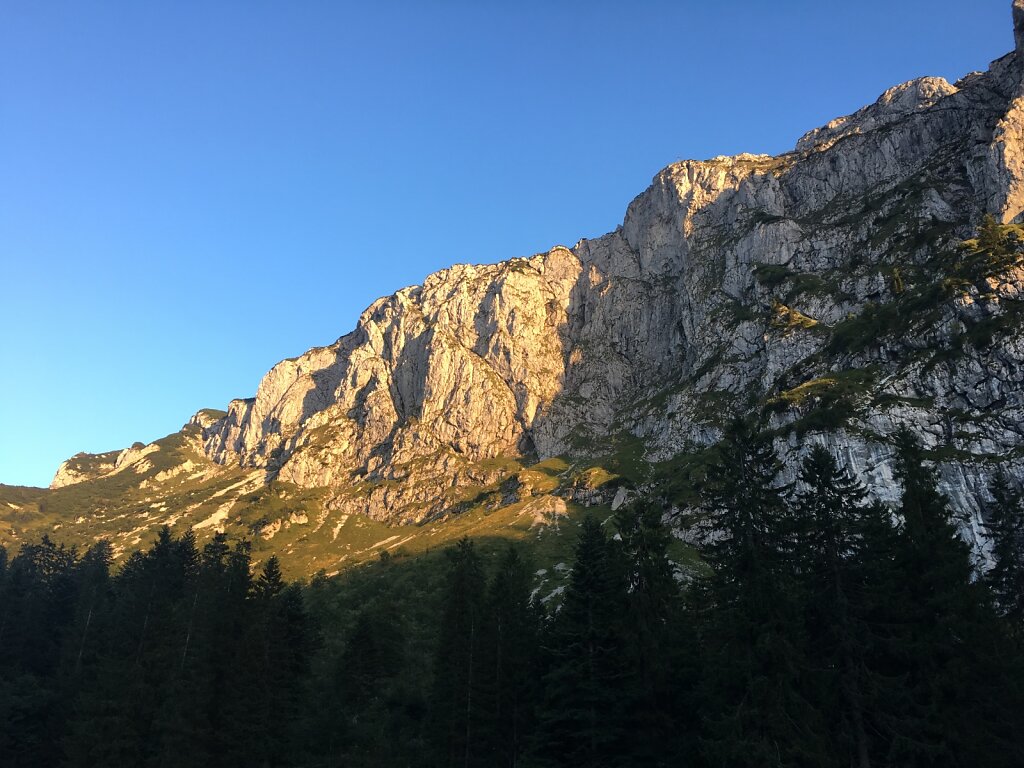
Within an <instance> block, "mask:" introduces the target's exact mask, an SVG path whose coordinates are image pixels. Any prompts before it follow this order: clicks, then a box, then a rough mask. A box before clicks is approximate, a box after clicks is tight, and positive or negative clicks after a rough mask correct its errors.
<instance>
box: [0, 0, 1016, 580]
mask: <svg viewBox="0 0 1024 768" xmlns="http://www.w3.org/2000/svg"><path fill="white" fill-rule="evenodd" d="M1014 21H1015V40H1016V45H1017V48H1016V50H1015V51H1014V52H1011V53H1010V54H1008V55H1006V56H1004V57H1003V58H1001V59H998V60H997V61H995V62H993V64H992V65H991V67H990V69H989V70H988V71H987V72H978V73H972V74H969V75H967V76H965V77H963V78H962V79H961V80H959V81H958V82H956V83H952V84H951V83H948V82H946V81H945V80H943V79H941V78H935V77H924V78H920V79H918V80H913V81H911V82H909V83H904V84H903V85H899V86H896V87H894V88H891V89H890V90H888V91H886V92H885V93H884V94H882V96H881V97H879V99H878V100H877V101H876V102H875V103H874V104H872V105H870V106H867V107H865V108H863V109H861V110H858V111H857V112H855V113H853V114H851V115H848V116H846V117H841V118H838V119H836V120H833V121H832V122H830V123H829V124H828V125H826V126H823V127H821V128H817V129H815V130H812V131H810V132H809V133H807V134H806V135H805V136H804V137H803V138H801V139H800V140H799V141H798V142H797V144H796V147H795V149H794V150H793V151H792V152H790V153H788V154H784V155H780V156H778V157H769V156H763V155H748V154H744V155H738V156H735V157H716V158H713V159H710V160H705V161H684V162H680V163H675V164H673V165H670V166H669V167H667V168H665V169H664V170H663V171H661V172H660V173H659V174H658V175H657V176H656V177H655V179H654V181H653V183H652V184H651V186H650V187H649V188H648V189H647V190H646V191H644V192H643V193H642V194H641V195H640V196H639V197H637V198H636V199H635V200H634V201H633V202H632V203H631V204H630V206H629V208H628V210H627V211H626V215H625V219H624V221H623V223H622V225H621V226H619V227H618V228H617V229H615V230H614V231H613V232H611V233H609V234H607V235H605V236H603V237H600V238H597V239H594V240H581V241H580V242H578V243H576V244H575V245H574V246H572V247H563V246H557V247H555V248H552V249H551V250H550V251H548V252H547V253H543V254H538V255H536V256H533V257H530V258H518V259H512V260H510V261H505V262H501V263H498V264H493V265H484V266H470V265H458V266H454V267H452V268H450V269H447V270H443V271H441V272H438V273H436V274H433V275H431V276H429V277H428V278H427V279H426V280H425V281H424V283H423V285H422V286H415V287H410V288H404V289H402V290H400V291H398V292H396V293H395V294H393V295H391V296H388V297H385V298H382V299H379V300H378V301H376V302H374V303H373V304H372V305H371V306H370V307H369V308H368V309H367V310H366V311H365V312H364V313H363V315H362V316H361V318H360V320H359V323H358V324H357V326H356V328H355V329H354V330H353V331H352V332H351V333H349V334H347V335H345V336H343V337H341V338H340V339H339V340H338V341H337V342H335V343H334V344H332V345H330V346H327V347H321V348H315V349H312V350H310V351H308V352H306V353H305V354H303V355H301V356H299V357H297V358H293V359H289V360H285V361H283V362H281V363H279V364H278V365H276V366H275V367H274V368H273V369H272V370H271V371H270V372H269V373H267V375H266V376H265V377H264V378H263V380H262V381H261V382H260V384H259V387H258V389H257V391H256V396H255V397H254V398H251V399H244V400H235V401H232V402H231V403H230V404H229V406H228V409H227V412H226V413H223V412H212V411H203V412H200V414H197V416H196V417H195V418H194V419H193V420H192V421H191V422H190V424H189V425H188V426H187V427H186V428H185V429H184V430H183V431H182V432H181V433H179V434H176V435H172V436H171V437H169V438H165V440H164V441H158V442H157V443H154V444H153V445H151V446H144V447H136V448H133V449H129V450H128V451H125V452H120V453H119V452H112V453H109V454H100V455H79V456H76V457H74V458H72V459H69V460H68V461H67V462H65V464H64V465H62V466H61V468H60V470H59V471H58V472H57V475H56V477H55V478H54V482H53V484H52V486H51V488H52V490H51V491H48V492H42V491H29V490H25V489H21V490H18V491H17V492H15V490H14V489H8V490H7V491H6V493H7V496H10V499H9V500H7V501H5V505H6V507H7V509H8V510H10V511H9V512H6V511H5V512H4V513H3V515H4V517H5V519H6V520H7V521H8V522H7V523H6V524H5V525H4V529H5V530H4V537H5V538H6V539H8V540H14V541H16V540H18V539H19V538H23V537H25V536H26V535H28V534H29V532H32V531H35V532H39V531H43V530H50V529H52V528H54V527H59V529H63V531H64V532H65V533H67V532H68V531H69V530H72V529H76V526H77V530H78V531H79V533H80V534H81V535H83V536H85V537H86V538H90V537H94V536H99V535H112V534H114V535H116V536H119V537H121V538H120V543H121V546H122V547H125V546H129V545H131V544H132V543H133V542H136V541H138V540H141V539H142V538H143V537H145V536H149V535H151V534H152V531H153V530H155V529H156V527H157V526H159V525H161V524H163V523H165V522H168V523H170V524H171V525H175V526H193V527H195V528H197V529H199V530H200V531H203V530H214V529H218V528H224V527H229V528H230V527H231V526H235V528H233V529H232V530H237V532H239V533H241V534H244V535H251V536H255V537H257V540H262V541H266V542H272V544H273V546H275V547H278V548H280V549H281V551H283V552H285V553H286V554H287V553H292V554H293V555H294V556H295V557H296V558H300V559H301V558H306V561H308V564H310V567H312V566H319V567H326V568H328V569H330V568H331V567H337V566H338V563H340V562H342V561H344V560H345V559H346V558H349V561H351V560H355V559H358V558H357V554H358V553H359V552H363V553H369V552H375V551H376V550H377V549H380V548H381V547H377V546H376V545H377V544H378V542H374V541H370V539H373V538H374V537H375V536H377V535H378V534H377V533H373V534H372V535H370V534H367V540H366V541H365V542H364V544H365V548H364V549H359V548H358V547H355V548H353V547H352V546H351V539H350V538H347V536H348V534H346V533H344V532H345V530H346V526H348V527H351V526H353V525H357V524H358V525H360V526H364V527H367V526H368V527H370V528H372V529H373V530H374V531H377V530H378V529H377V528H376V527H374V526H380V531H379V533H380V534H382V535H380V538H381V539H385V538H387V537H386V536H385V535H383V534H384V533H387V531H388V529H387V528H384V527H383V524H387V525H394V524H398V523H416V524H421V525H420V526H419V528H417V529H395V530H394V531H393V532H392V533H390V534H388V536H393V539H388V540H389V541H400V540H402V539H403V538H405V537H406V536H408V537H414V536H416V535H419V534H415V533H413V532H411V533H408V534H406V533H403V532H402V531H403V530H409V531H416V530H418V531H421V532H422V531H424V530H436V528H431V526H435V524H436V523H437V521H441V520H446V519H456V518H459V517H460V516H463V515H467V514H474V513H480V512H481V510H483V511H486V512H488V513H490V512H494V511H497V512H499V513H500V514H499V516H498V518H496V519H500V520H501V521H502V524H505V523H509V524H511V522H512V521H514V520H520V521H525V522H523V525H525V526H527V527H528V526H530V525H535V524H536V523H537V521H544V520H547V521H550V520H556V519H557V517H558V515H560V514H565V513H566V512H567V511H571V509H572V508H573V507H574V506H575V505H579V504H593V503H610V502H611V501H612V500H613V499H614V498H615V497H616V496H618V497H619V499H621V497H622V496H623V494H624V493H626V490H624V489H627V488H629V489H646V490H651V489H656V488H658V487H659V486H660V487H661V488H662V491H663V492H664V488H665V487H669V486H670V487H671V489H672V490H671V493H670V496H671V498H672V499H673V500H674V501H675V502H676V503H677V504H679V505H685V503H686V499H687V491H686V486H687V482H689V480H690V479H692V478H699V466H700V461H701V456H702V452H703V451H704V450H705V449H707V448H708V447H709V446H712V445H713V444H714V443H715V442H716V441H717V440H718V438H719V436H720V434H721V428H722V426H723V425H724V424H725V423H726V421H727V420H728V419H729V418H730V416H732V415H734V414H740V413H747V412H752V411H758V412H762V413H764V414H767V415H768V416H769V419H770V420H769V424H770V427H771V428H772V429H773V430H775V432H776V434H777V445H778V447H779V448H780V450H781V452H782V453H783V455H784V456H786V457H789V458H790V459H792V458H793V457H794V456H795V454H796V453H797V452H798V451H799V450H802V449H803V448H802V447H801V446H803V447H805V446H806V445H807V444H808V443H810V442H815V441H820V442H825V443H827V444H828V445H829V446H830V447H831V448H832V449H833V451H834V452H835V453H836V454H837V455H839V456H840V457H841V458H842V459H843V460H844V461H845V462H847V463H848V464H850V465H852V466H853V467H854V468H855V469H856V470H857V471H858V472H860V473H861V474H862V476H863V477H864V478H865V480H866V481H867V482H869V484H870V485H871V487H872V490H873V491H874V493H875V494H877V495H878V496H879V497H881V498H882V499H883V500H892V499H894V498H895V495H896V494H897V492H898V488H897V487H895V485H894V484H893V480H892V472H891V447H890V438H891V436H892V435H893V433H894V432H895V431H896V430H897V429H898V428H900V427H901V426H908V427H910V428H911V429H912V430H913V431H914V432H916V433H917V434H918V435H919V436H920V438H921V440H922V441H923V442H924V444H925V446H926V447H927V448H928V450H929V455H930V457H931V458H932V459H933V460H934V461H935V462H936V463H937V465H938V468H939V472H940V476H941V479H942V487H943V490H944V491H945V492H946V493H947V494H948V495H949V496H950V498H951V499H952V501H953V503H954V505H955V506H956V507H958V508H959V509H960V510H962V511H964V512H967V513H970V514H971V515H973V519H974V521H975V526H974V528H975V530H967V531H965V532H966V533H967V534H968V535H971V536H975V537H978V536H980V534H979V533H978V532H977V530H976V529H977V520H978V513H979V504H980V503H981V501H982V500H983V499H984V497H985V494H986V490H985V488H986V485H987V482H988V480H989V478H990V477H991V476H992V474H993V472H994V471H995V470H996V469H998V468H1000V467H1002V468H1005V469H1008V470H1010V471H1011V472H1012V473H1013V474H1015V475H1017V476H1018V477H1020V476H1022V475H1024V331H1022V328H1021V319H1022V318H1024V312H1022V309H1024V264H1013V263H1007V264H1003V265H1001V267H1000V269H999V270H998V271H996V272H988V273H979V272H978V271H977V270H971V269H967V268H966V267H965V259H967V256H966V255H965V254H968V253H969V251H970V248H969V247H968V246H964V245H963V243H964V241H966V240H969V239H970V238H972V237H974V235H975V233H976V231H977V228H978V225H979V223H980V222H981V220H982V218H983V216H984V215H985V214H992V215H993V216H995V217H996V219H997V220H998V221H999V222H1002V223H1005V224H1012V223H1013V222H1015V221H1017V220H1018V218H1020V216H1021V213H1022V211H1024V84H1022V82H1024V0H1018V2H1017V3H1015V5H1014ZM798 438H799V443H798ZM7 496H5V497H4V498H5V499H7ZM503 510H504V512H503ZM467 519H469V518H467ZM97 521H101V522H102V524H99V523H98V522H97ZM275 537H277V538H275ZM346 543H347V544H346ZM268 546H269V545H268ZM346 546H348V549H347V550H346V549H345V547H346ZM375 547H376V549H375ZM385 548H386V547H385ZM311 553H314V554H311ZM314 561H315V562H314Z"/></svg>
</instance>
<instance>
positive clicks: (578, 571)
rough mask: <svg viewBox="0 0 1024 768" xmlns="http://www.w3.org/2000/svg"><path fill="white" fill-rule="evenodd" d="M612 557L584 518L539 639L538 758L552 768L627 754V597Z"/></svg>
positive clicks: (591, 764)
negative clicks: (557, 600)
mask: <svg viewBox="0 0 1024 768" xmlns="http://www.w3.org/2000/svg"><path fill="white" fill-rule="evenodd" d="M617 555H618V553H617V552H616V551H615V550H614V549H613V548H612V546H611V544H610V542H609V541H608V538H607V537H606V536H605V533H604V530H603V529H602V528H601V524H600V523H598V522H597V521H596V520H595V519H594V518H593V517H587V518H585V519H584V520H583V522H582V524H581V525H580V532H579V538H578V540H577V543H576V550H575V557H574V559H573V565H572V572H571V573H570V575H569V583H568V585H567V587H566V589H565V592H564V594H563V600H562V604H561V607H560V608H559V610H558V612H557V613H556V614H555V616H554V618H553V619H552V621H551V627H550V629H549V631H548V632H547V633H546V637H545V638H544V643H545V648H546V651H547V655H548V663H549V669H548V672H547V674H546V675H545V677H544V686H545V690H544V699H543V704H542V706H541V710H540V718H541V719H540V730H539V744H538V746H539V749H538V753H539V756H541V757H542V758H546V759H547V760H548V761H550V762H551V763H553V764H555V765H565V766H581V767H582V768H598V767H600V766H608V765H614V764H617V763H618V762H619V760H620V758H621V755H622V752H623V750H624V737H625V726H626V723H625V712H624V711H623V707H624V704H625V701H624V691H625V688H626V666H625V664H626V662H625V659H626V641H625V637H624V633H623V625H622V623H623V618H624V616H625V612H626V608H627V597H626V584H625V577H624V573H623V567H622V563H621V561H620V559H619V557H618V556H617Z"/></svg>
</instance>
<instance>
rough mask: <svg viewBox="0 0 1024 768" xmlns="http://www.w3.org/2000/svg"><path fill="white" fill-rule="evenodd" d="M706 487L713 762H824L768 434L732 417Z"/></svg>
mask: <svg viewBox="0 0 1024 768" xmlns="http://www.w3.org/2000/svg"><path fill="white" fill-rule="evenodd" d="M720 450H721V457H720V461H719V462H718V463H717V464H716V465H714V466H712V467H710V469H709V472H708V484H707V488H706V493H705V497H706V505H707V508H708V512H709V518H708V523H709V524H710V526H711V528H712V530H711V533H710V537H711V540H710V542H709V543H708V545H707V546H706V550H705V551H706V556H707V559H708V561H709V562H710V563H711V566H712V568H713V573H712V575H711V576H710V578H709V579H708V581H707V584H706V585H704V586H703V587H702V589H701V592H702V594H703V596H704V598H705V605H704V610H703V613H704V616H703V622H702V623H703V626H702V630H701V631H702V645H703V652H704V663H705V669H706V675H705V677H704V680H703V682H702V691H703V696H702V698H703V702H702V707H703V708H704V711H706V713H707V717H706V718H705V723H706V732H705V734H704V738H703V752H704V755H705V757H706V759H707V760H708V761H709V762H711V763H712V764H725V765H735V766H751V767H752V768H753V766H758V767H759V768H760V767H761V766H782V765H800V764H825V763H824V762H823V760H824V758H823V753H824V752H825V751H826V750H825V746H824V743H825V738H824V735H823V732H824V726H823V723H822V721H821V714H820V713H819V712H817V711H816V710H815V709H814V707H813V706H812V704H811V703H810V702H809V701H808V697H807V695H806V694H807V691H806V682H807V669H808V665H809V661H808V658H807V655H806V647H805V639H804V636H803V632H802V622H801V621H800V618H801V613H800V610H801V605H800V601H799V599H798V596H797V593H796V587H795V584H794V579H793V577H792V569H791V562H790V559H789V558H790V546H789V541H788V540H787V531H788V523H787V520H786V516H787V509H786V504H785V501H784V496H783V489H782V488H780V487H779V485H778V482H777V477H778V473H779V469H780V465H779V461H778V458H777V456H776V454H775V451H774V449H773V448H772V444H771V438H770V436H768V435H766V434H764V433H761V432H759V431H758V430H757V429H756V428H755V426H754V425H753V424H751V423H748V422H744V421H737V422H735V423H733V424H732V425H731V426H730V428H729V430H728V432H727V434H726V437H725V440H724V441H723V443H722V446H721V449H720Z"/></svg>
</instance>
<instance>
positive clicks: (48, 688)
mask: <svg viewBox="0 0 1024 768" xmlns="http://www.w3.org/2000/svg"><path fill="white" fill-rule="evenodd" d="M897 450H898V475H899V481H900V483H901V485H902V488H903V492H902V501H901V503H900V505H899V507H898V508H897V509H895V510H890V509H888V508H886V507H883V506H881V505H880V504H878V503H876V502H873V501H872V500H870V499H869V498H868V497H867V494H866V493H865V491H864V488H863V487H862V485H861V484H860V483H859V481H858V480H857V478H855V477H853V476H852V475H851V474H850V472H849V471H848V470H847V469H845V468H844V467H842V466H840V465H838V464H837V462H836V460H835V459H834V458H833V457H832V456H831V455H830V454H829V453H828V451H827V450H825V449H824V448H821V447H815V448H812V449H811V450H810V451H809V452H808V454H807V457H806V459H805V460H804V462H803V465H802V468H801V472H800V479H799V482H798V483H796V484H794V485H793V486H792V487H782V486H780V484H779V482H778V476H779V469H780V467H779V462H778V458H777V457H776V455H775V453H774V451H773V449H772V447H771V442H770V440H769V439H767V438H766V437H765V436H764V435H762V434H760V433H758V432H757V431H756V430H754V429H753V428H751V426H750V425H749V424H745V423H742V422H737V423H736V424H735V425H733V427H732V428H731V430H730V433H729V434H728V435H727V438H726V440H725V441H724V443H723V445H722V449H721V451H720V452H719V454H718V459H717V463H716V464H715V465H713V466H712V467H710V469H709V472H708V476H707V481H706V483H705V484H704V487H703V496H702V505H701V510H700V512H701V514H700V517H701V520H702V525H703V526H705V527H706V528H707V529H708V530H709V531H713V535H709V536H708V537H706V543H705V545H704V546H703V548H702V555H703V558H704V561H705V563H706V566H707V567H706V568H703V569H701V570H698V571H695V572H692V573H685V574H684V573H683V572H681V571H680V570H679V569H678V568H677V567H676V566H675V564H674V563H673V562H672V561H671V559H670V556H669V545H670V541H671V536H670V532H669V531H668V530H667V528H666V527H665V525H664V524H663V512H664V511H663V509H662V506H661V504H660V503H658V502H656V501H654V500H649V501H646V502H638V503H636V504H634V505H633V506H631V507H627V508H623V509H620V510H619V511H618V512H617V513H616V514H615V516H614V517H613V518H610V519H609V520H606V521H603V522H601V521H598V520H596V519H594V518H587V519H586V520H584V521H583V523H582V524H581V525H580V528H579V537H578V541H577V544H576V549H575V557H574V561H573V563H572V570H571V574H570V576H569V579H568V581H567V583H566V585H565V589H564V592H563V593H562V594H561V595H560V601H557V605H556V601H551V602H549V603H547V604H546V605H545V604H542V603H541V602H540V601H539V600H538V599H537V594H536V590H535V589H534V582H535V577H534V572H533V568H532V567H531V564H530V562H529V551H528V550H527V549H523V548H520V549H516V548H514V547H511V546H510V547H509V548H507V549H506V550H505V551H504V552H503V553H502V554H501V555H500V557H498V558H484V557H482V556H481V553H480V550H479V547H478V546H477V545H475V544H474V543H473V542H472V541H470V540H468V539H467V540H463V541H461V542H460V543H459V544H458V545H457V546H455V547H453V548H451V549H450V550H449V551H448V552H447V553H445V554H444V555H443V556H435V557H434V558H433V559H430V558H420V559H419V560H415V561H409V562H406V563H398V562H384V561H382V562H381V563H379V564H376V565H374V566H370V567H367V568H364V569H362V570H361V571H357V572H355V573H353V574H350V575H347V576H345V577H342V578H339V579H334V580H328V579H324V578H317V579H314V580H313V582H312V583H310V584H305V585H297V584H287V583H286V582H285V581H284V579H283V578H282V575H281V571H280V569H279V567H278V564H277V561H276V560H275V559H273V558H271V559H270V560H268V561H267V562H266V563H264V564H263V566H262V568H260V569H259V570H258V572H256V573H255V574H254V573H253V569H252V567H251V562H250V553H249V549H248V546H247V545H246V544H245V543H244V542H243V543H237V544H234V545H231V544H229V542H227V541H226V540H225V538H224V537H223V536H222V535H219V536H217V537H215V538H214V539H213V540H212V541H211V542H210V543H208V544H207V545H205V546H204V547H203V548H202V549H201V550H200V549H198V548H197V545H196V543H195V540H194V539H193V537H192V536H191V535H186V536H184V537H182V538H180V539H175V538H173V537H172V536H171V535H170V533H169V532H167V531H165V532H164V533H163V534H162V535H161V536H160V537H159V539H158V540H157V541H156V543H155V544H154V545H153V546H152V547H151V548H150V549H149V550H147V551H145V552H138V553H135V554H134V555H132V556H131V557H130V558H129V559H128V561H127V562H126V563H125V564H124V566H123V567H122V568H121V569H120V570H119V571H118V572H116V573H112V571H111V553H110V549H109V547H108V546H107V545H106V544H105V543H100V544H97V545H95V546H94V547H92V548H91V549H89V550H88V551H87V552H84V553H80V552H77V551H75V550H74V549H69V548H66V547H64V546H62V545H59V544H56V543H54V542H53V541H51V540H49V539H43V540H42V541H41V542H39V543H38V544H32V545H26V546H24V547H22V548H21V550H20V551H19V552H18V554H17V556H15V557H13V558H11V559H10V560H9V561H8V558H7V556H6V553H3V552H2V550H0V755H2V760H0V761H2V763H3V765H5V766H12V767H13V766H33V767H45V766H62V767H63V766H67V767H69V768H70V767H71V766H99V765H102V766H112V767H116V766H211V765H216V766H235V765H237V766H243V765H244V766H310V767H318V766H323V767H325V768H326V767H327V766H364V765H365V766H371V765H372V766H464V767H465V766H503V765H504V766H595V767H596V766H660V765H666V766H667V765H673V766H678V765H693V766H751V767H753V766H815V767H819V766H836V768H839V767H840V766H842V767H843V768H848V767H849V766H857V767H858V768H866V766H981V765H984V766H989V767H995V768H998V767H999V766H1007V767H1009V766H1019V765H1022V764H1024V714H1022V713H1024V654H1022V645H1021V644H1022V642H1024V619H1022V615H1024V501H1022V495H1021V489H1019V488H1016V487H1014V486H1013V485H1012V484H1011V483H1010V482H1009V481H1007V480H1006V479H1003V478H1000V479H999V480H997V482H996V483H995V485H994V486H993V488H992V494H991V495H992V504H991V506H990V509H988V510H987V511H986V520H987V523H988V528H989V531H990V533H991V537H992V556H993V559H994V567H991V568H990V569H989V570H988V571H987V572H986V574H984V575H982V576H981V577H980V578H979V577H978V574H977V573H976V572H975V570H974V568H973V564H972V555H971V552H970V550H969V548H968V547H967V546H966V545H965V544H964V543H963V541H962V539H961V538H960V537H959V535H958V525H957V521H956V520H954V519H953V516H952V513H951V511H950V507H949V504H948V501H947V500H946V499H945V498H944V497H943V496H942V495H941V494H940V493H939V492H938V490H937V488H936V482H935V477H934V475H933V473H932V470H931V469H930V468H929V467H928V466H927V465H926V463H925V461H924V456H923V453H922V451H921V448H920V446H919V445H918V444H917V443H916V442H915V441H914V440H913V439H912V438H910V437H909V436H907V435H902V436H901V437H900V440H899V444H898V446H897Z"/></svg>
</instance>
